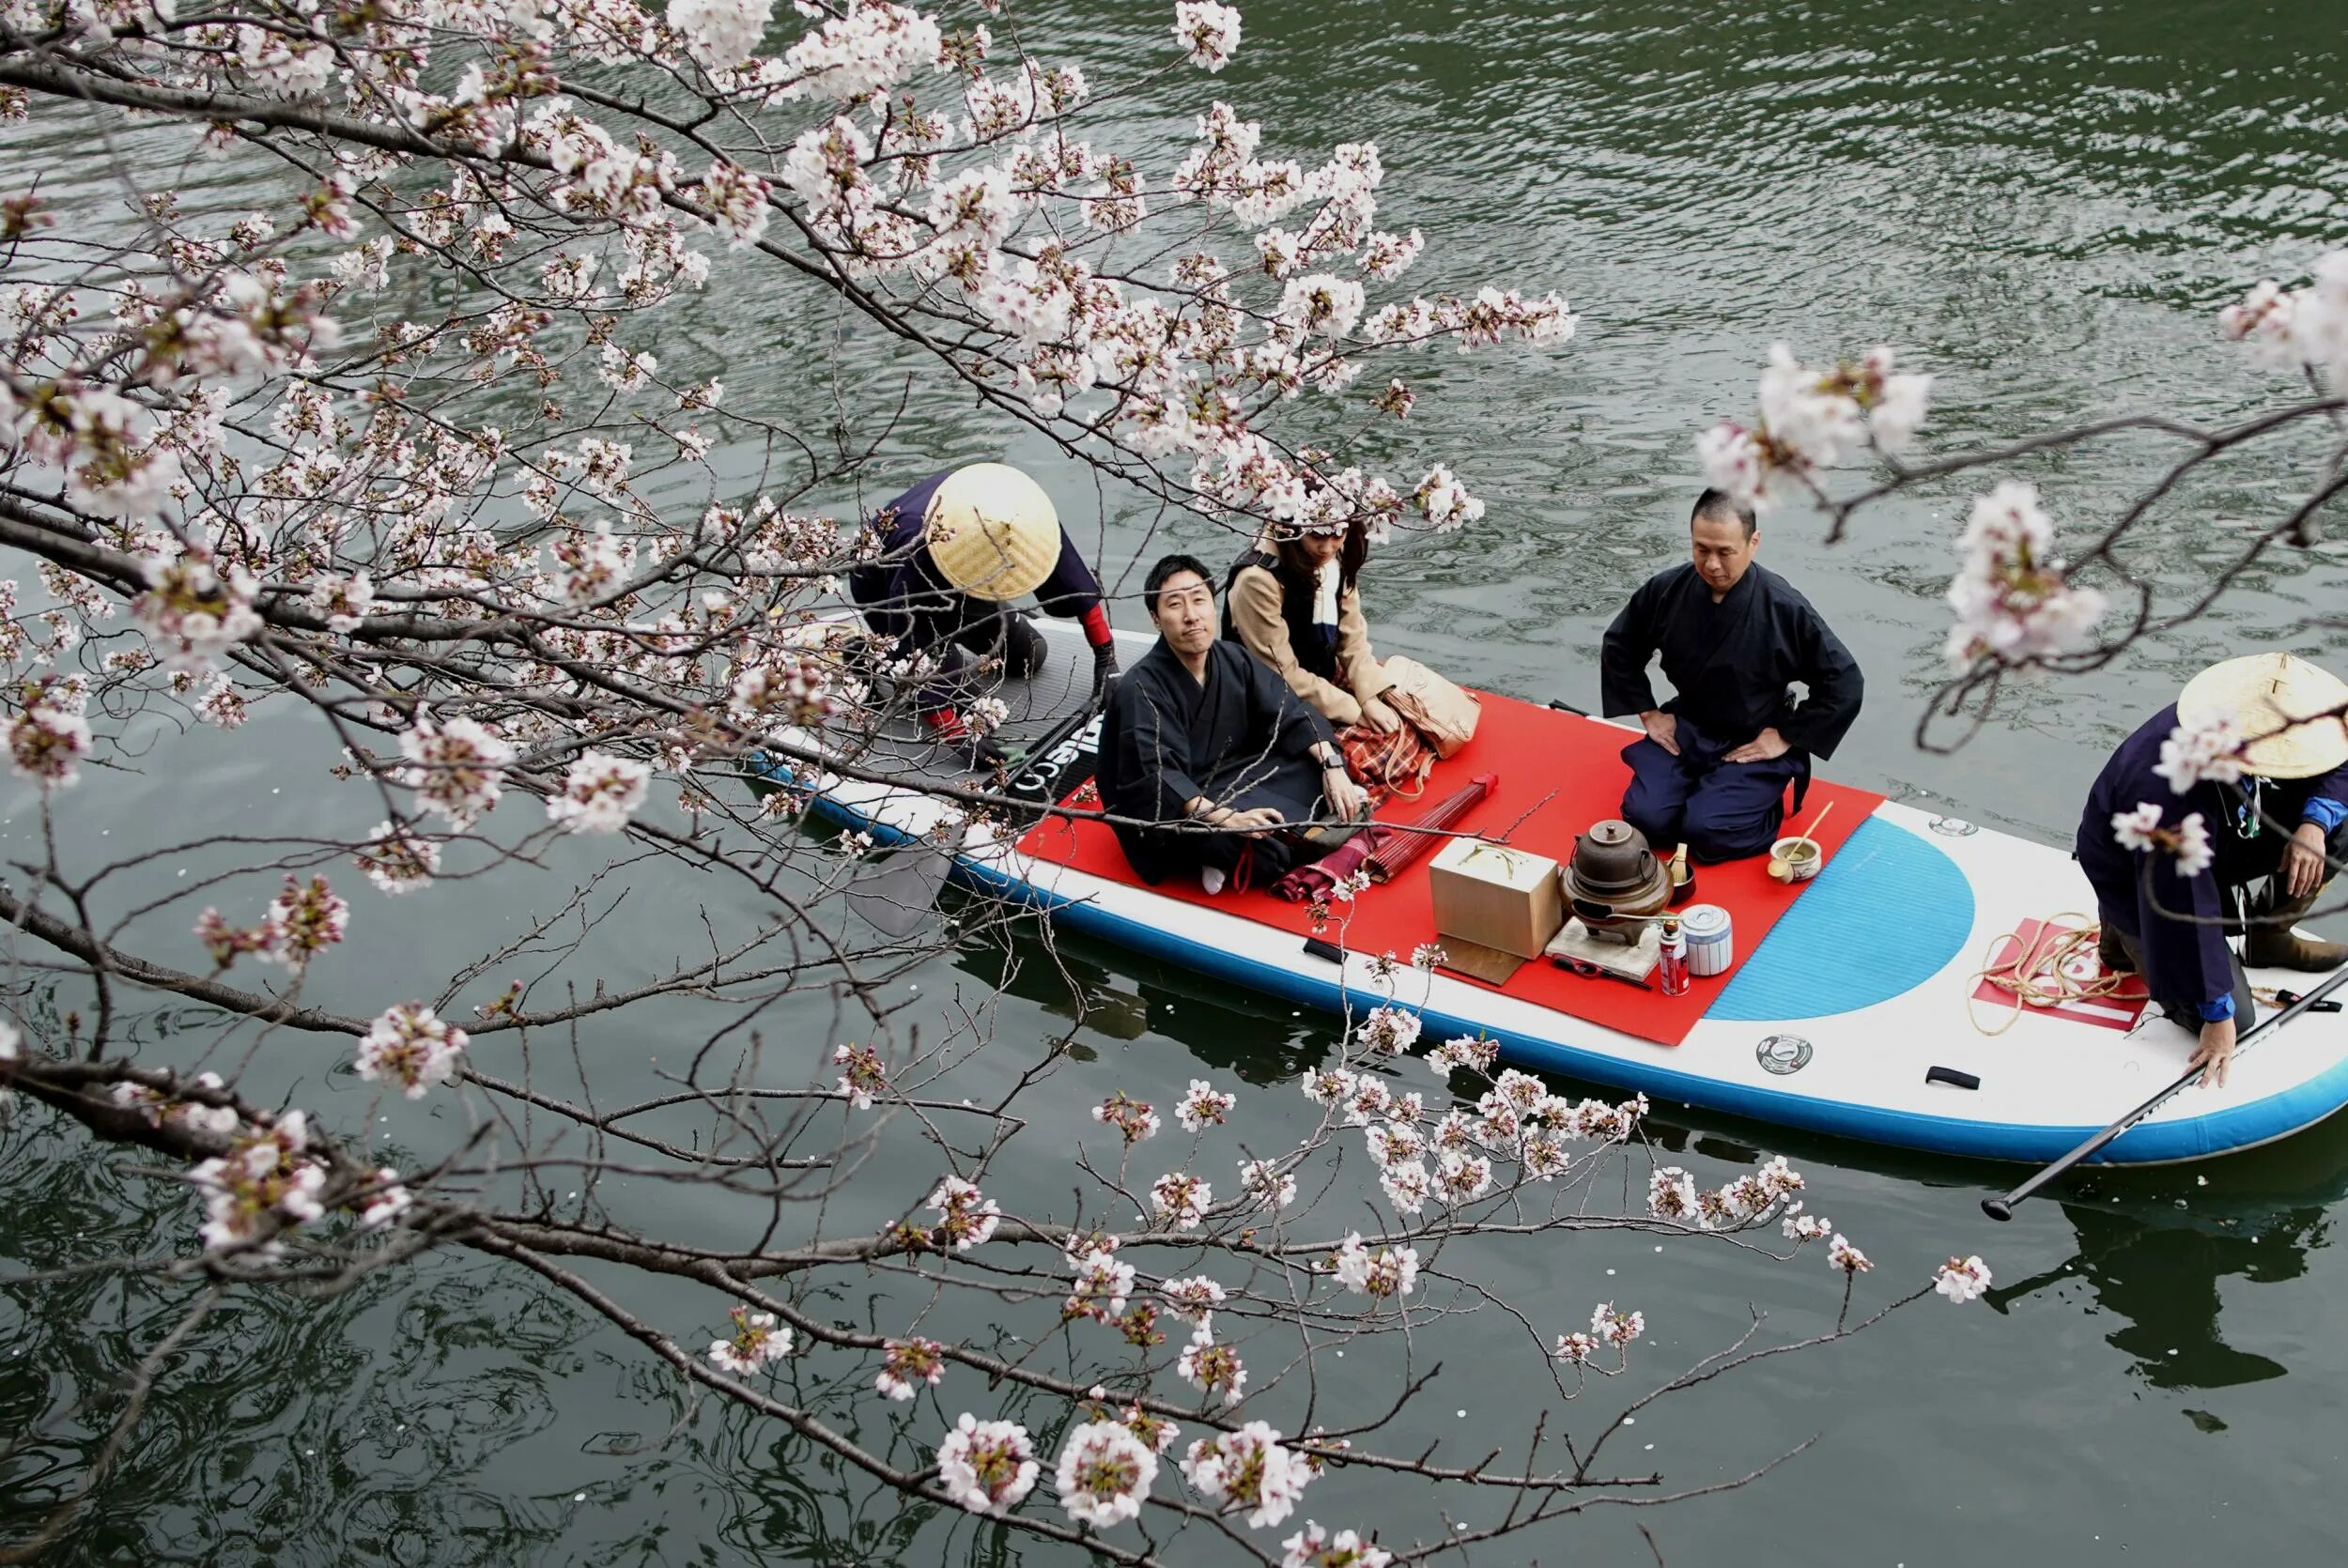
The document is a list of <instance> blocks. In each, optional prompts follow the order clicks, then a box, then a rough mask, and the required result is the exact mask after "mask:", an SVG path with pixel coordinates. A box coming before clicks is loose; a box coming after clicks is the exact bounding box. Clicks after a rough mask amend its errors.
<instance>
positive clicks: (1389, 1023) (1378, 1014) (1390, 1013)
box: [1362, 1006, 1419, 1056]
mask: <svg viewBox="0 0 2348 1568" xmlns="http://www.w3.org/2000/svg"><path fill="white" fill-rule="evenodd" d="M1418 1031H1419V1020H1418V1014H1416V1013H1414V1012H1412V1011H1410V1010H1408V1009H1407V1008H1403V1007H1392V1006H1384V1007H1372V1008H1371V1009H1370V1010H1369V1015H1368V1016H1367V1018H1365V1019H1363V1020H1362V1040H1363V1043H1365V1044H1366V1045H1367V1046H1368V1047H1369V1048H1370V1049H1371V1050H1372V1051H1375V1052H1377V1053H1379V1054H1380V1055H1382V1056H1399V1055H1401V1054H1402V1053H1404V1052H1406V1051H1408V1050H1410V1049H1411V1047H1412V1046H1413V1044H1415V1043H1416V1042H1417V1040H1418Z"/></svg>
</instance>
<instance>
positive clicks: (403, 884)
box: [351, 821, 440, 898]
mask: <svg viewBox="0 0 2348 1568" xmlns="http://www.w3.org/2000/svg"><path fill="white" fill-rule="evenodd" d="M351 858H352V860H353V861H354V863H355V864H356V865H357V866H358V867H359V869H361V870H363V871H364V872H365V873H366V874H367V880H368V881H369V882H371V883H373V884H375V885H376V886H378V888H381V889H382V890H383V891H384V892H385V893H388V894H390V895H391V896H392V897H394V898H398V897H400V896H401V895H403V894H408V893H413V892H415V891H416V890H417V889H418V888H423V887H429V886H431V885H432V879H433V878H434V877H435V876H438V875H439V874H440V845H439V844H438V843H436V842H434V841H433V840H432V839H429V838H422V837H420V836H418V835H416V834H413V833H410V832H409V831H407V830H406V829H404V828H402V827H400V826H399V825H398V824H397V823H395V822H388V821H386V822H378V823H376V824H375V825H374V826H373V827H371V828H369V829H368V830H367V836H366V839H365V841H364V842H363V843H362V844H361V845H360V847H359V852H358V853H357V854H355V855H353V856H352V857H351Z"/></svg>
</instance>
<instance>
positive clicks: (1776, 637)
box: [1599, 490, 1861, 861]
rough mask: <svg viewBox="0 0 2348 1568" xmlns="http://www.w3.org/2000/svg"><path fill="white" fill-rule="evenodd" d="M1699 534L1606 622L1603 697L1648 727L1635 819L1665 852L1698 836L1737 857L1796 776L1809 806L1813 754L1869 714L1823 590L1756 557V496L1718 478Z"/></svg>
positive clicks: (1767, 824)
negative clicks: (1657, 680)
mask: <svg viewBox="0 0 2348 1568" xmlns="http://www.w3.org/2000/svg"><path fill="white" fill-rule="evenodd" d="M1688 532H1689V538H1690V541H1691V546H1692V551H1691V553H1692V555H1693V557H1694V559H1693V560H1692V561H1690V562H1688V563H1687V564H1685V565H1681V566H1675V567H1673V568H1672V569H1671V570H1669V571H1667V572H1661V573H1659V574H1657V575H1656V576H1652V577H1650V578H1648V579H1647V581H1646V583H1645V585H1644V586H1643V587H1641V588H1640V590H1639V591H1638V592H1636V593H1633V594H1632V595H1631V596H1630V603H1629V604H1628V605H1626V606H1624V607H1623V611H1622V613H1621V614H1620V615H1617V616H1615V617H1614V624H1613V625H1611V626H1609V627H1607V628H1606V641H1605V644H1604V647H1603V650H1602V652H1601V653H1600V654H1599V702H1600V706H1601V708H1602V710H1603V711H1604V712H1605V713H1606V714H1608V715H1630V714H1636V715H1638V716H1639V722H1640V723H1641V724H1643V725H1645V727H1646V735H1645V738H1644V739H1641V740H1637V741H1633V742H1632V743H1631V744H1630V746H1628V747H1626V748H1625V749H1624V751H1623V754H1622V760H1623V761H1626V762H1628V763H1630V774H1631V778H1630V790H1629V791H1628V792H1625V793H1624V795H1623V797H1622V815H1623V820H1624V821H1625V822H1629V823H1630V825H1631V826H1632V827H1635V828H1637V829H1638V830H1639V831H1640V832H1641V833H1643V834H1645V836H1646V840H1647V842H1648V843H1649V844H1651V845H1653V846H1654V848H1655V850H1656V852H1657V853H1659V854H1668V853H1671V850H1672V847H1673V846H1675V845H1677V844H1681V843H1685V844H1686V845H1687V846H1688V853H1690V854H1691V855H1692V856H1693V857H1694V858H1696V859H1697V860H1703V861H1720V860H1734V859H1737V858H1738V857H1739V856H1742V855H1748V854H1760V853H1763V852H1765V851H1767V850H1768V849H1769V845H1770V844H1771V843H1772V842H1773V841H1774V840H1775V839H1776V838H1777V832H1778V826H1779V823H1780V822H1782V821H1783V820H1784V809H1785V806H1784V796H1785V786H1786V785H1787V784H1789V783H1790V784H1792V785H1793V786H1794V804H1795V806H1796V807H1798V808H1799V807H1800V804H1801V796H1802V793H1803V792H1805V791H1806V790H1807V789H1808V788H1809V783H1810V759H1811V758H1813V757H1831V756H1832V755H1833V754H1834V747H1835V746H1837V745H1838V744H1839V743H1840V742H1841V741H1842V739H1843V736H1844V735H1845V734H1846V733H1847V732H1848V730H1850V727H1851V721H1852V720H1853V719H1855V718H1857V717H1858V716H1859V701H1860V695H1861V681H1860V677H1859V665H1858V663H1857V661H1855V660H1854V659H1852V657H1851V656H1850V651H1849V650H1848V649H1846V648H1845V647H1844V646H1843V643H1842V639H1841V638H1837V637H1836V636H1835V635H1834V634H1833V632H1831V630H1829V629H1828V627H1827V623H1826V622H1825V621H1824V620H1823V619H1821V618H1820V617H1819V615H1818V612H1817V611H1816V610H1815V609H1813V608H1811V607H1810V601H1809V600H1807V599H1805V598H1803V597H1802V596H1801V595H1800V593H1798V592H1795V591H1794V589H1793V588H1792V586H1791V585H1789V584H1788V583H1787V582H1786V581H1785V579H1784V578H1783V577H1781V576H1777V575H1776V574H1775V573H1774V572H1770V571H1769V570H1767V569H1766V568H1764V567H1761V566H1758V565H1755V564H1754V563H1753V551H1754V550H1755V548H1756V547H1757V546H1759V545H1760V543H1761V534H1760V530H1759V529H1758V527H1757V525H1756V524H1755V522H1754V519H1753V511H1752V509H1751V508H1750V507H1741V506H1738V504H1737V503H1736V502H1735V501H1733V500H1730V499H1729V497H1728V496H1727V495H1726V494H1725V493H1724V492H1722V491H1719V490H1707V491H1705V492H1704V494H1703V495H1702V496H1700V497H1698V498H1697V500H1696V505H1695V512H1694V515H1692V516H1691V518H1690V519H1689V523H1688ZM1657 653H1661V654H1662V655H1663V674H1664V675H1665V676H1666V677H1667V678H1668V679H1669V680H1670V681H1671V684H1672V687H1673V696H1672V698H1671V699H1670V700H1669V701H1667V702H1663V703H1661V704H1659V703H1657V701H1656V700H1655V689H1654V687H1653V686H1651V685H1649V684H1647V673H1646V669H1647V661H1648V660H1649V659H1651V658H1653V657H1654V656H1655V655H1656V654H1657ZM1797 681H1799V682H1800V683H1801V684H1802V685H1803V686H1805V687H1807V688H1808V691H1809V695H1808V696H1807V697H1806V698H1805V699H1803V700H1802V701H1801V702H1800V704H1799V705H1797V704H1796V703H1795V702H1794V700H1793V697H1792V694H1791V692H1790V691H1788V689H1787V688H1788V687H1789V686H1790V685H1791V684H1793V683H1795V682H1797Z"/></svg>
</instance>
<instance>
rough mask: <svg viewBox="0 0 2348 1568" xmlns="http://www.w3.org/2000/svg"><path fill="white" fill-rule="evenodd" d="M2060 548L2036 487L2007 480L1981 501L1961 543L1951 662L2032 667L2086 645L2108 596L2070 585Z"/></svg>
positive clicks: (1951, 596)
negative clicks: (1988, 661) (1988, 660)
mask: <svg viewBox="0 0 2348 1568" xmlns="http://www.w3.org/2000/svg"><path fill="white" fill-rule="evenodd" d="M2053 546H2054V522H2053V520H2052V519H2051V518H2049V517H2048V516H2047V513H2046V510H2045V508H2043V507H2042V506H2040V505H2039V502H2038V491H2037V487H2036V486H2034V485H2031V484H2023V483H2021V482H2019V481H2016V480H2008V481H2006V482H2005V483H2003V484H2000V485H1999V486H1998V487H1997V488H1996V489H1994V490H1992V491H1991V492H1990V493H1989V494H1988V495H1986V496H1983V497H1981V498H1980V499H1978V500H1975V501H1974V503H1973V510H1972V515H1971V517H1970V520H1969V521H1968V523H1967V524H1966V528H1965V533H1964V536H1963V537H1962V538H1961V539H1960V540H1959V541H1958V542H1957V551H1958V555H1959V557H1960V559H1961V561H1962V564H1961V565H1960V567H1959V568H1958V571H1957V575H1956V576H1955V577H1954V578H1953V579H1952V580H1951V581H1950V583H1949V592H1948V600H1949V606H1950V607H1951V608H1952V609H1954V611H1955V612H1956V624H1955V625H1954V627H1952V628H1951V629H1950V632H1949V642H1948V655H1949V661H1950V663H1951V664H1953V665H1954V666H1956V667H1958V668H1959V669H1962V668H1964V667H1966V666H1968V665H1970V664H1971V663H1972V662H1973V661H1974V660H1976V659H1979V658H1983V657H1988V658H1993V659H1996V660H1998V661H1999V662H2000V663H2003V664H2028V663H2032V662H2035V661H2038V660H2042V659H2047V658H2051V657H2053V656H2055V655H2058V654H2062V653H2070V652H2072V651H2073V650H2075V649H2077V648H2078V647H2079V646H2080V645H2081V644H2082V643H2083V642H2085V641H2086V640H2087V638H2089V637H2090V635H2091V634H2092V633H2093V631H2094V628H2095V623H2097V622H2098V621H2100V620H2102V619H2103V614H2104V608H2105V600H2104V596H2103V594H2102V593H2100V592H2097V591H2095V590H2094V589H2093V588H2081V587H2078V585H2076V584H2074V583H2072V582H2070V581H2069V580H2068V579H2067V578H2066V577H2065V576H2064V575H2063V566H2062V561H2060V560H2057V559H2055V557H2054V555H2053Z"/></svg>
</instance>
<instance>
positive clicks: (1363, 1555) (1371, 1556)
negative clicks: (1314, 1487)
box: [1280, 1519, 1394, 1568]
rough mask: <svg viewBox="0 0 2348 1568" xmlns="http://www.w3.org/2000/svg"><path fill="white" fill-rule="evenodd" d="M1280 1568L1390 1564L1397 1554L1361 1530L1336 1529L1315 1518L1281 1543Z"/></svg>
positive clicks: (1382, 1567)
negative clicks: (1315, 1520)
mask: <svg viewBox="0 0 2348 1568" xmlns="http://www.w3.org/2000/svg"><path fill="white" fill-rule="evenodd" d="M1280 1554H1281V1555H1280V1568H1389V1565H1390V1564H1391V1563H1392V1562H1393V1561H1394V1554H1393V1553H1392V1552H1389V1551H1385V1550H1383V1549H1382V1548H1381V1547H1379V1546H1378V1545H1375V1544H1373V1543H1371V1542H1368V1541H1365V1540H1363V1539H1362V1537H1361V1533H1360V1532H1359V1531H1358V1530H1336V1531H1335V1532H1332V1531H1330V1530H1324V1529H1322V1528H1321V1526H1320V1525H1317V1524H1315V1523H1314V1522H1313V1521H1312V1520H1310V1519H1307V1520H1305V1528H1304V1529H1303V1530H1299V1531H1298V1532H1297V1533H1296V1534H1294V1535H1291V1536H1290V1537H1289V1538H1288V1539H1287V1540H1285V1541H1283V1542H1281V1543H1280Z"/></svg>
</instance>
